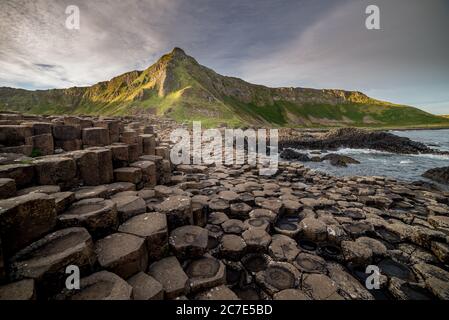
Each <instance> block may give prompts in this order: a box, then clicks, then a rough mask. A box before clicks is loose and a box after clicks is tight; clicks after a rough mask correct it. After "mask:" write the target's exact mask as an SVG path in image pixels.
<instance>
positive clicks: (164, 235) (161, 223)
mask: <svg viewBox="0 0 449 320" xmlns="http://www.w3.org/2000/svg"><path fill="white" fill-rule="evenodd" d="M119 231H120V232H123V233H129V234H133V235H135V236H139V237H142V238H144V239H145V241H146V244H147V249H148V259H149V260H150V261H156V260H160V259H162V258H163V257H164V256H165V255H166V253H167V252H168V231H167V217H166V215H165V214H162V213H157V212H152V213H144V214H140V215H137V216H135V217H132V218H131V219H129V220H127V221H125V222H124V223H123V224H122V225H121V226H120V227H119Z"/></svg>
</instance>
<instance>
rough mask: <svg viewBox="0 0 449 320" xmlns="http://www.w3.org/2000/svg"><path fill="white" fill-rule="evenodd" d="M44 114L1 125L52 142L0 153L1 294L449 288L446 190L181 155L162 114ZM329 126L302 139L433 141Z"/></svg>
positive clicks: (212, 295) (391, 147)
mask: <svg viewBox="0 0 449 320" xmlns="http://www.w3.org/2000/svg"><path fill="white" fill-rule="evenodd" d="M37 119H39V117H38V118H37ZM40 120H41V122H39V121H37V120H36V119H33V121H32V123H30V121H25V119H24V121H23V124H19V125H17V124H10V125H12V126H15V127H17V126H19V127H20V128H14V129H11V128H10V127H8V128H5V129H3V130H4V132H6V133H8V134H11V132H15V134H18V135H19V138H17V139H15V138H14V139H12V140H11V141H10V144H11V145H10V146H8V148H9V147H13V148H16V147H18V148H19V149H21V150H26V149H27V148H28V145H27V144H28V143H33V144H34V145H36V146H41V148H42V149H43V151H44V153H45V154H48V155H44V154H42V156H39V157H35V158H31V157H27V156H25V155H24V154H20V155H18V154H11V153H9V154H8V155H7V156H5V157H2V159H3V160H2V161H3V162H2V163H1V165H0V199H1V200H0V282H1V286H0V299H12V298H14V299H28V300H31V299H35V298H37V299H79V300H92V299H98V300H102V299H106V300H107V299H120V300H127V299H139V300H151V299H153V300H154V299H238V298H241V299H266V300H269V299H291V300H307V299H320V300H328V299H335V300H341V299H347V300H349V299H362V300H372V299H418V300H421V299H449V285H448V283H449V272H448V271H449V268H448V263H449V243H448V240H449V237H448V236H449V201H448V197H449V194H448V193H447V192H444V191H440V190H438V189H436V188H434V187H431V186H430V185H427V184H419V183H416V184H411V183H406V182H402V181H398V180H395V179H391V178H386V177H359V176H354V177H333V176H330V175H327V174H323V173H320V172H316V171H314V170H309V169H307V168H306V167H304V166H303V165H301V164H300V163H297V162H284V161H281V162H280V163H279V168H278V171H277V172H276V173H275V174H274V175H272V176H263V175H260V172H259V170H258V168H257V167H256V166H252V165H248V164H244V165H238V166H237V165H229V166H215V165H173V164H171V163H170V160H169V157H168V155H169V148H170V141H169V139H168V135H169V133H170V130H171V129H173V128H176V127H179V125H178V124H174V123H172V122H170V121H165V120H164V121H153V122H151V128H150V129H148V128H149V125H148V122H150V121H152V120H148V119H144V120H142V119H140V118H132V117H131V118H120V119H116V118H102V119H100V118H91V117H47V118H42V119H40ZM53 120H54V121H53ZM15 121H17V120H15ZM24 126H25V127H29V128H31V129H24V128H23V127H24ZM86 128H91V129H90V130H86ZM94 128H95V129H94ZM98 128H100V129H98ZM40 135H45V136H43V137H40ZM34 136H35V137H34ZM38 136H39V137H38ZM352 136H355V137H356V139H359V142H355V140H354V139H355V138H353V137H352ZM30 137H34V138H32V139H30ZM51 139H53V143H54V148H55V149H54V150H52V148H51V143H50V140H51ZM316 140H317V139H315V138H313V139H311V140H310V141H305V142H301V144H300V145H299V147H304V148H305V147H307V148H311V147H314V148H318V149H320V150H326V153H327V151H328V150H332V148H335V147H337V146H348V147H369V148H373V149H377V150H384V151H390V152H404V153H416V152H428V151H429V150H427V149H425V148H423V146H422V145H420V144H416V143H413V142H410V141H407V140H403V139H402V138H400V139H399V140H398V139H396V138H393V137H391V136H390V135H388V134H385V133H378V132H369V133H367V132H363V131H359V130H358V129H350V130H348V129H338V130H335V131H332V132H329V133H327V134H326V133H324V134H321V138H320V139H319V141H318V142H317V141H316ZM289 143H290V142H289ZM289 147H292V148H296V147H298V145H290V146H289ZM316 157H318V156H315V158H316ZM315 160H317V159H315ZM315 160H314V161H315ZM319 160H321V158H320V159H319ZM346 160H348V159H341V158H339V159H337V160H335V161H337V163H338V164H341V163H340V162H344V163H347V161H346ZM330 161H332V159H330ZM348 161H350V160H348ZM68 265H77V266H79V267H80V268H81V269H82V274H81V275H82V278H81V289H80V290H78V291H70V290H66V289H64V288H65V284H64V280H65V278H66V276H67V275H66V274H65V268H66V267H67V266H68ZM370 265H371V266H376V267H378V269H379V272H380V278H379V279H380V289H367V287H366V281H367V279H368V276H369V275H370V273H367V267H368V266H370ZM30 279H31V280H30Z"/></svg>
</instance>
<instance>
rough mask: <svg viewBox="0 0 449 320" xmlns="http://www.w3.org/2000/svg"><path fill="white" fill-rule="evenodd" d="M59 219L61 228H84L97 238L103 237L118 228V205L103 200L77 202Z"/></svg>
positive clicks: (94, 199)
mask: <svg viewBox="0 0 449 320" xmlns="http://www.w3.org/2000/svg"><path fill="white" fill-rule="evenodd" d="M57 219H58V226H59V227H62V228H67V227H84V228H86V229H87V230H88V231H89V232H90V233H91V234H92V235H93V236H95V237H96V238H100V237H103V236H105V235H107V234H109V233H111V232H113V231H114V230H116V229H117V227H118V216H117V206H116V204H115V203H114V202H112V201H111V200H105V199H102V198H92V199H84V200H81V201H78V202H75V203H73V204H72V205H71V206H70V208H69V209H68V210H67V211H65V212H64V213H62V214H61V215H59V216H58V217H57Z"/></svg>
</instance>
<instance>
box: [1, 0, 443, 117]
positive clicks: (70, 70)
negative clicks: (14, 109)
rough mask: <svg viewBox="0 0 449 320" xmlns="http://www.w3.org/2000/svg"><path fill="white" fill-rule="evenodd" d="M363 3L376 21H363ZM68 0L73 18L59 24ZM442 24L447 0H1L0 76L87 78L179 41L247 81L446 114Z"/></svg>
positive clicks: (61, 82) (50, 84)
mask: <svg viewBox="0 0 449 320" xmlns="http://www.w3.org/2000/svg"><path fill="white" fill-rule="evenodd" d="M370 4H375V5H377V6H379V8H380V26H381V30H367V29H366V28H365V19H366V17H367V15H366V14H365V8H366V7H367V6H368V5H370ZM68 5H77V6H78V7H79V9H80V22H81V25H80V30H69V29H67V28H66V27H65V21H66V18H67V15H66V14H65V10H66V7H67V6H68ZM448 33H449V1H447V0H427V1H422V0H369V1H365V0H335V1H328V0H271V1H269V0H251V1H250V0H127V1H119V0H95V1H92V0H67V1H66V0H58V1H50V0H0V86H10V87H20V88H27V89H45V88H63V87H69V86H75V85H76V86H82V85H91V84H93V83H96V82H98V81H103V80H108V79H110V78H112V77H113V76H116V75H119V74H121V73H123V72H127V71H130V70H134V69H145V68H146V67H148V66H149V65H151V64H152V63H153V62H155V60H157V58H158V57H159V56H160V55H162V54H163V53H166V52H168V51H171V49H172V48H173V47H175V46H178V47H181V48H183V49H184V50H185V51H186V52H187V53H188V54H190V55H192V56H194V57H195V58H196V59H197V60H198V61H199V62H200V63H201V64H203V65H206V66H208V67H210V68H212V69H214V70H216V71H217V72H219V73H221V74H225V75H232V76H237V77H240V78H243V79H245V80H247V81H250V82H253V83H259V84H265V85H268V86H295V87H296V86H299V87H315V88H341V89H348V90H360V91H363V92H365V93H367V94H368V95H370V96H372V97H375V98H378V99H383V100H388V101H392V102H396V103H403V104H409V105H414V106H418V107H421V108H422V109H425V110H427V111H430V112H433V113H437V114H449V36H448Z"/></svg>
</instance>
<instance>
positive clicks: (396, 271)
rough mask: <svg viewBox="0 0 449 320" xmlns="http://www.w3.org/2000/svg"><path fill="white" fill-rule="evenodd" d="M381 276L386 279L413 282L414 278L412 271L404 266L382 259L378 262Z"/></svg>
mask: <svg viewBox="0 0 449 320" xmlns="http://www.w3.org/2000/svg"><path fill="white" fill-rule="evenodd" d="M379 268H380V272H381V274H384V275H386V276H388V277H396V278H399V279H402V280H406V281H410V282H415V281H416V276H415V274H414V273H413V271H412V270H411V269H410V268H409V267H408V266H406V265H405V264H402V263H399V262H396V261H394V260H392V259H384V260H382V261H380V262H379Z"/></svg>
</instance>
